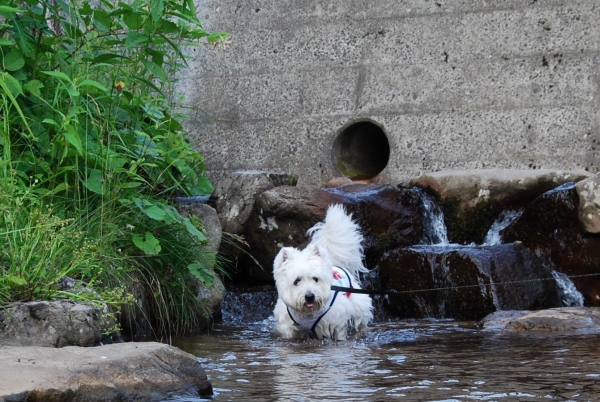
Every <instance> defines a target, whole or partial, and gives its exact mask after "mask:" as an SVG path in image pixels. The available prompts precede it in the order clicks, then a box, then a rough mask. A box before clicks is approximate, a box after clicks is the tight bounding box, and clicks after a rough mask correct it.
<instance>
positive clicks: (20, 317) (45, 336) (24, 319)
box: [0, 300, 102, 348]
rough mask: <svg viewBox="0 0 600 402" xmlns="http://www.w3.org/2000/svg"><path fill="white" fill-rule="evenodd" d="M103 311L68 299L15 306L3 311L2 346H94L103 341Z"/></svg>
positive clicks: (0, 322)
mask: <svg viewBox="0 0 600 402" xmlns="http://www.w3.org/2000/svg"><path fill="white" fill-rule="evenodd" d="M101 318H102V312H101V311H100V309H98V308H95V307H92V306H88V305H84V304H78V303H75V302H72V301H69V300H60V301H52V302H47V301H35V302H22V303H12V304H9V305H7V306H4V307H3V308H1V309H0V344H2V345H13V346H45V347H54V348H62V347H64V346H70V345H73V346H94V345H96V344H98V343H99V342H100V340H101V339H102V327H101Z"/></svg>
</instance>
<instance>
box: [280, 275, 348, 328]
mask: <svg viewBox="0 0 600 402" xmlns="http://www.w3.org/2000/svg"><path fill="white" fill-rule="evenodd" d="M332 271H333V283H332V287H334V286H336V287H344V288H347V289H354V286H352V279H351V276H350V274H349V273H348V271H346V270H345V269H344V268H342V267H338V266H334V267H333V268H332ZM338 293H340V291H339V290H336V291H335V292H333V293H332V294H331V296H329V299H328V300H327V303H326V305H325V307H323V308H322V309H321V310H320V311H319V312H318V313H317V314H315V315H313V316H311V317H298V316H297V315H295V313H294V311H292V310H290V308H289V307H288V308H287V311H288V314H289V315H290V318H291V319H292V321H294V324H296V325H298V326H300V327H302V328H304V329H305V330H306V331H310V332H315V328H316V327H317V324H318V323H319V321H321V318H323V316H325V314H327V312H328V311H329V310H330V309H331V306H333V303H334V302H335V299H336V298H337V296H338ZM351 294H352V293H351V292H346V293H344V296H346V297H350V295H351Z"/></svg>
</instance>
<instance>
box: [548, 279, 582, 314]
mask: <svg viewBox="0 0 600 402" xmlns="http://www.w3.org/2000/svg"><path fill="white" fill-rule="evenodd" d="M552 276H554V279H555V280H556V286H558V291H559V292H558V294H559V297H560V300H561V301H562V303H563V306H565V307H581V306H583V295H582V294H581V293H580V292H579V291H578V290H577V288H576V287H575V284H573V281H571V279H570V278H569V277H568V276H567V275H565V274H563V273H562V272H557V271H552Z"/></svg>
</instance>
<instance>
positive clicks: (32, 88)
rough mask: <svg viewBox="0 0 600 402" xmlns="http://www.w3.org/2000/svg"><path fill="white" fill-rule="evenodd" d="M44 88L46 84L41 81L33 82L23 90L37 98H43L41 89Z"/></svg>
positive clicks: (24, 86) (28, 83) (27, 84)
mask: <svg viewBox="0 0 600 402" xmlns="http://www.w3.org/2000/svg"><path fill="white" fill-rule="evenodd" d="M42 88H44V84H43V83H42V82H41V81H39V80H31V81H29V82H27V83H25V85H23V89H24V90H26V91H27V92H29V93H30V94H32V95H35V96H38V97H39V96H41V92H40V89H42Z"/></svg>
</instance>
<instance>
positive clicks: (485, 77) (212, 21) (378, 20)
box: [182, 0, 600, 185]
mask: <svg viewBox="0 0 600 402" xmlns="http://www.w3.org/2000/svg"><path fill="white" fill-rule="evenodd" d="M197 6H198V10H199V17H200V18H201V20H202V21H203V22H204V24H205V27H206V28H207V29H208V30H220V31H226V32H229V33H230V34H231V41H230V43H229V44H228V45H226V46H224V47H220V48H212V47H204V48H202V49H199V50H197V53H198V54H197V57H196V59H195V60H194V61H193V62H192V64H191V69H190V70H189V71H188V72H187V75H186V76H185V77H184V80H183V84H184V85H183V86H182V91H183V93H184V94H185V96H186V98H187V101H188V103H189V104H190V105H191V106H192V108H193V109H192V111H191V112H190V121H189V125H188V128H189V130H190V135H191V138H192V140H193V141H194V143H195V145H196V146H197V149H198V150H199V151H200V152H201V153H202V154H203V155H204V156H205V157H206V158H207V168H208V175H209V177H210V178H211V179H212V180H213V181H216V180H219V178H220V177H222V176H223V175H226V174H227V173H228V172H231V171H234V170H245V169H263V170H272V171H279V172H286V173H291V174H296V175H298V176H299V182H300V184H307V185H321V184H323V183H325V182H326V181H328V180H329V179H331V178H332V177H336V176H340V175H341V174H340V171H339V170H337V168H336V166H334V165H335V162H336V161H334V160H332V148H333V145H334V142H335V140H336V137H337V136H338V135H339V134H340V132H341V130H342V129H343V128H344V127H347V126H348V125H349V124H351V123H352V122H356V121H361V120H365V119H366V120H368V121H371V122H373V123H374V124H376V125H377V126H379V127H380V128H381V129H383V132H384V133H385V135H386V136H387V140H388V142H389V148H390V149H389V153H390V155H389V162H388V163H387V165H384V166H385V169H384V170H383V171H382V172H381V173H380V174H379V175H378V176H377V177H375V179H374V180H375V181H380V182H386V183H397V182H399V181H402V180H404V179H405V178H408V177H413V176H416V175H419V174H421V173H426V172H432V171H439V170H447V169H473V168H522V169H527V168H531V169H536V168H561V169H574V168H584V169H587V170H589V171H591V172H597V171H598V166H599V165H598V162H597V159H598V156H599V151H598V149H597V148H598V146H599V144H598V142H599V140H600V133H599V117H600V116H599V113H598V110H599V102H598V99H599V93H598V84H599V82H600V57H599V56H600V54H599V50H600V1H598V0H372V1H357V0H331V1H314V0H265V1H246V0H205V1H202V0H198V1H197ZM376 157H377V156H376Z"/></svg>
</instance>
